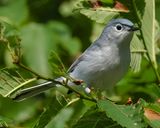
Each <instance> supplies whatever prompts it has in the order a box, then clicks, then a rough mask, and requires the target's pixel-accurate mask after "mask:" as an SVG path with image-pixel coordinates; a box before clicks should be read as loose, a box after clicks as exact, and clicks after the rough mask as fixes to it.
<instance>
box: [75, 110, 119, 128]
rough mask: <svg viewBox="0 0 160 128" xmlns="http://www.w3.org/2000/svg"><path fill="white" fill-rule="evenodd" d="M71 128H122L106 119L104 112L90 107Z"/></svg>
mask: <svg viewBox="0 0 160 128" xmlns="http://www.w3.org/2000/svg"><path fill="white" fill-rule="evenodd" d="M73 128H122V127H121V126H120V125H118V124H117V123H116V122H115V121H113V120H112V119H110V118H108V117H107V116H106V115H105V113H104V112H102V111H99V110H98V109H97V108H95V107H91V108H90V109H89V110H88V111H87V112H86V113H85V114H84V115H83V116H82V117H81V118H80V119H79V120H78V122H77V123H76V124H75V125H74V126H73Z"/></svg>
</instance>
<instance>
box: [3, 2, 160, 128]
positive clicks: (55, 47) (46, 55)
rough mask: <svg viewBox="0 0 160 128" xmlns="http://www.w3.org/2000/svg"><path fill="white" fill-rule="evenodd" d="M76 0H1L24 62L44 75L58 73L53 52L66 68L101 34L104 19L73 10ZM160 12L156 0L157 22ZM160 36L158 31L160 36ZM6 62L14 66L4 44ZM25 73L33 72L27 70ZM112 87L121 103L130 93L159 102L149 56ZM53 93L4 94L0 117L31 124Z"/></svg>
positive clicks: (14, 124) (16, 124) (159, 92)
mask: <svg viewBox="0 0 160 128" xmlns="http://www.w3.org/2000/svg"><path fill="white" fill-rule="evenodd" d="M76 2H77V0H0V19H3V20H4V21H7V22H8V23H11V24H12V25H13V26H14V29H15V32H16V33H17V35H19V37H20V39H21V49H22V61H23V63H24V64H25V65H27V66H29V67H31V68H32V69H33V70H34V71H36V72H38V73H40V74H43V75H44V76H47V77H51V78H52V77H53V78H54V77H56V75H55V74H54V68H53V66H52V63H53V62H55V63H56V60H54V58H52V53H53V52H56V53H57V54H58V55H59V57H60V58H61V60H62V62H63V64H64V65H65V67H66V69H68V67H69V66H70V65H71V64H72V62H73V61H74V59H75V58H76V57H78V56H79V55H80V54H81V53H82V52H83V51H84V50H85V49H86V48H87V47H88V46H89V45H90V44H91V43H92V42H93V41H94V40H95V39H96V38H97V37H98V36H99V34H100V33H101V31H102V29H103V27H104V24H98V23H96V22H95V21H92V20H90V19H89V18H87V17H86V16H84V15H82V14H81V13H79V12H77V11H76V10H75V11H73V10H74V5H75V3H76ZM158 12H159V13H160V2H159V1H158V0H156V19H157V21H158V23H159V21H160V16H159V13H158ZM106 23H107V22H106ZM158 32H159V31H158ZM159 36H160V35H159V33H158V34H157V39H159ZM157 48H158V47H157ZM157 58H159V53H158V52H157ZM50 61H53V62H51V63H50ZM157 61H158V62H159V60H157ZM4 67H13V68H15V66H14V65H13V64H12V61H11V57H10V55H9V53H8V51H7V50H6V48H4V47H3V46H2V45H0V68H4ZM24 74H25V75H26V77H27V76H30V74H27V73H26V72H24ZM114 92H115V95H114V96H113V97H114V99H115V100H116V101H118V102H121V103H125V102H126V101H127V99H128V98H129V97H131V98H132V100H133V101H135V102H136V101H138V99H139V98H140V97H141V98H143V99H145V100H146V101H149V102H155V101H157V100H158V99H159V97H160V89H159V88H158V87H157V86H156V76H155V73H154V71H153V69H152V67H151V65H150V64H149V63H148V61H147V60H146V59H145V58H143V59H142V63H141V70H140V71H139V72H137V73H133V72H132V71H131V70H130V71H129V72H128V74H127V75H126V76H125V78H124V79H123V80H122V81H120V82H119V83H118V84H117V85H116V86H115V88H114ZM55 93H56V90H54V89H52V90H50V91H47V92H45V93H43V94H40V95H38V96H36V97H33V98H30V99H28V100H26V101H22V102H14V101H12V100H10V99H8V98H3V97H2V96H0V120H4V121H5V122H7V123H8V124H9V125H10V127H31V126H33V125H34V124H35V123H36V121H37V119H38V118H39V116H40V114H41V113H42V112H43V111H44V108H45V107H46V106H47V105H48V104H49V103H50V100H51V99H53V98H55ZM65 93H66V92H65ZM64 95H66V94H64ZM81 105H82V104H81ZM85 109H86V108H85Z"/></svg>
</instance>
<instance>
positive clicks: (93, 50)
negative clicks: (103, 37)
mask: <svg viewBox="0 0 160 128" xmlns="http://www.w3.org/2000/svg"><path fill="white" fill-rule="evenodd" d="M95 42H96V41H95ZM93 44H94V45H93ZM99 48H100V46H99V44H97V43H92V44H91V46H90V47H88V48H87V49H86V50H85V51H84V53H83V54H82V55H81V56H80V57H79V58H77V59H76V60H75V61H74V63H73V64H72V65H71V66H70V68H69V69H68V72H69V73H71V72H72V71H73V70H74V69H75V68H76V67H77V66H78V64H79V63H80V62H81V61H84V60H85V59H87V55H88V54H90V53H91V52H96V51H97V50H99Z"/></svg>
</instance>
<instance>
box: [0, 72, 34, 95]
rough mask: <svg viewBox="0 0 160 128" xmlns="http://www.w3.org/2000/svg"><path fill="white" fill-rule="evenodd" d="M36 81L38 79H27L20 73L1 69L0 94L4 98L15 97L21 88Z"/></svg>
mask: <svg viewBox="0 0 160 128" xmlns="http://www.w3.org/2000/svg"><path fill="white" fill-rule="evenodd" d="M36 80H37V79H36V78H32V79H25V78H23V77H22V76H21V75H20V73H19V72H18V71H13V70H9V69H1V70H0V94H1V95H2V96H3V97H14V94H15V92H17V91H18V90H19V89H20V88H22V87H23V86H25V85H27V84H29V83H31V82H34V81H36Z"/></svg>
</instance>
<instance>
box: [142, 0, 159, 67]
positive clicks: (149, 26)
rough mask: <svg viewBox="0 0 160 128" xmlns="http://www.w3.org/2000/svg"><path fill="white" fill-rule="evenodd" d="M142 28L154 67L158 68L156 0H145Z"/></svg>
mask: <svg viewBox="0 0 160 128" xmlns="http://www.w3.org/2000/svg"><path fill="white" fill-rule="evenodd" d="M146 21H147V22H146ZM141 29H142V33H143V38H144V41H145V45H146V49H147V52H148V55H149V58H150V60H151V63H152V64H153V66H154V68H155V69H157V63H156V56H155V1H154V0H145V11H144V15H143V18H142V28H141Z"/></svg>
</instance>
